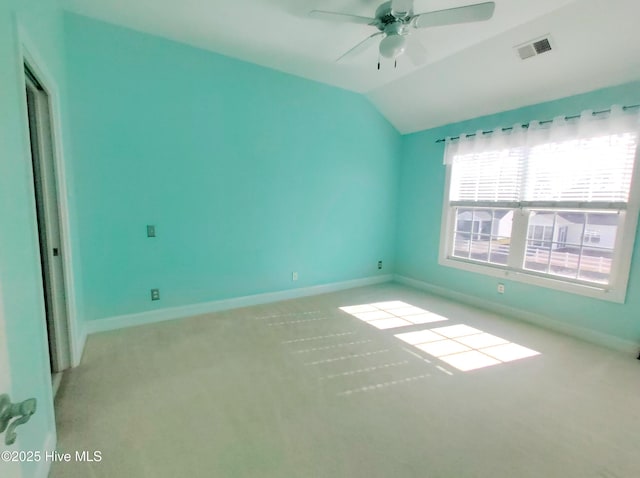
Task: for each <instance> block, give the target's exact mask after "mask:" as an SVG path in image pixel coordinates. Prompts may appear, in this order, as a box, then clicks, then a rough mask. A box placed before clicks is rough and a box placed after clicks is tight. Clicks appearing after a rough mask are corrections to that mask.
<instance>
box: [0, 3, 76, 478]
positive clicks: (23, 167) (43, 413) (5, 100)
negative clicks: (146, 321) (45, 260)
mask: <svg viewBox="0 0 640 478" xmlns="http://www.w3.org/2000/svg"><path fill="white" fill-rule="evenodd" d="M18 25H20V28H21V30H22V32H23V33H24V35H25V36H24V38H26V39H27V40H28V41H29V46H30V48H31V49H32V51H31V52H32V53H33V54H35V55H37V56H38V59H39V60H40V61H41V62H42V63H41V64H40V66H41V67H42V68H44V69H46V70H47V71H48V72H49V73H50V74H51V75H53V77H54V78H55V79H56V82H57V83H58V86H59V89H60V101H61V102H64V98H65V92H64V61H65V60H64V54H63V41H64V35H63V33H62V31H63V23H62V15H61V13H60V11H59V10H58V9H57V8H56V7H55V5H54V2H53V1H46V0H26V1H25V0H21V1H17V0H16V1H8V0H2V1H1V2H0V105H1V106H0V316H1V317H0V320H4V322H5V325H6V332H7V337H8V341H7V346H8V356H9V363H10V375H11V380H12V390H11V397H12V398H13V399H14V400H16V401H17V400H24V399H26V398H29V397H35V398H36V399H37V400H38V411H37V413H36V414H35V415H34V416H33V417H32V419H31V420H30V421H29V423H27V424H25V425H23V426H22V427H20V428H18V434H19V440H20V445H21V449H23V450H41V451H44V449H45V448H44V447H45V441H46V440H47V438H48V437H51V436H53V434H55V429H54V415H53V400H52V393H51V375H50V371H49V359H48V351H47V341H46V329H45V317H44V303H43V299H42V297H43V296H42V281H41V275H40V261H39V251H38V244H37V226H36V217H35V205H34V193H33V179H32V172H31V164H30V155H29V149H28V140H27V130H26V103H25V93H24V82H23V80H22V76H21V58H20V56H19V55H20V53H19V33H18ZM60 111H61V112H62V114H64V113H65V111H66V110H65V108H64V106H63V105H61V108H60ZM73 305H74V304H72V307H73ZM5 339H6V337H0V347H2V346H3V345H4V342H5ZM0 368H4V367H0ZM4 392H6V390H0V393H4ZM37 466H38V464H37V463H24V464H23V476H24V477H30V476H33V475H34V473H35V469H36V467H37ZM0 469H2V464H0Z"/></svg>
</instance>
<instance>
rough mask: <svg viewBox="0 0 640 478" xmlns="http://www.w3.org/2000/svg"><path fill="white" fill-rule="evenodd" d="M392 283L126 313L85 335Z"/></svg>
mask: <svg viewBox="0 0 640 478" xmlns="http://www.w3.org/2000/svg"><path fill="white" fill-rule="evenodd" d="M392 280H393V275H391V274H387V275H382V276H374V277H365V278H363V279H355V280H349V281H344V282H333V283H330V284H322V285H316V286H311V287H304V288H300V289H289V290H282V291H278V292H268V293H265V294H255V295H247V296H244V297H234V298H232V299H223V300H216V301H212V302H203V303H200V304H191V305H185V306H181V307H171V308H167V309H160V310H151V311H148V312H140V313H137V314H127V315H120V316H116V317H109V318H105V319H95V320H89V321H87V322H86V324H85V329H86V330H85V334H84V336H85V339H86V336H87V334H94V333H96V332H105V331H107V330H115V329H121V328H124V327H133V326H136V325H144V324H151V323H154V322H162V321H165V320H172V319H180V318H183V317H191V316H194V315H200V314H208V313H211V312H218V311H221V310H229V309H236V308H239V307H249V306H252V305H259V304H267V303H269V302H278V301H281V300H290V299H297V298H300V297H307V296H311V295H319V294H326V293H329V292H335V291H339V290H345V289H352V288H354V287H363V286H367V285H372V284H381V283H383V282H390V281H392ZM83 346H84V343H83Z"/></svg>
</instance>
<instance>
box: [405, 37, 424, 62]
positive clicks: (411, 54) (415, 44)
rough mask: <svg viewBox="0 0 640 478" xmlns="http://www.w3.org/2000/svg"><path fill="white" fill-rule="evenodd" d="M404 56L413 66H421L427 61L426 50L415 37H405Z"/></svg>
mask: <svg viewBox="0 0 640 478" xmlns="http://www.w3.org/2000/svg"><path fill="white" fill-rule="evenodd" d="M404 54H405V55H407V57H408V58H409V60H411V63H413V64H414V65H415V66H420V65H423V64H424V63H425V62H426V61H427V49H426V48H425V47H424V45H422V42H421V41H420V39H419V38H418V37H417V36H415V35H407V48H406V50H405V51H404Z"/></svg>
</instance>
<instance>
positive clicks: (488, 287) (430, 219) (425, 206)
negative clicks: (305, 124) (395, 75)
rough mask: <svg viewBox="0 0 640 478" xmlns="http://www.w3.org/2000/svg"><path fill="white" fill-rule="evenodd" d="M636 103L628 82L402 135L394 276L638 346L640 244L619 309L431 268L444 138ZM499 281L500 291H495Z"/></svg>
mask: <svg viewBox="0 0 640 478" xmlns="http://www.w3.org/2000/svg"><path fill="white" fill-rule="evenodd" d="M638 103H640V83H631V84H626V85H622V86H618V87H613V88H607V89H602V90H598V91H595V92H591V93H588V94H583V95H577V96H573V97H570V98H565V99H562V100H558V101H552V102H548V103H542V104H538V105H534V106H528V107H525V108H520V109H517V110H512V111H506V112H503V113H500V114H495V115H491V116H485V117H481V118H476V119H472V120H469V121H464V122H460V123H455V124H449V125H446V126H442V127H438V128H434V129H430V130H427V131H422V132H419V133H414V134H411V135H407V136H404V137H403V152H402V161H401V167H400V188H399V199H398V227H397V242H396V273H398V274H400V275H404V276H407V277H410V278H413V279H417V280H421V281H424V282H427V283H430V284H433V285H436V286H439V287H443V288H446V289H449V290H452V291H457V292H461V293H463V294H467V295H469V296H472V297H477V298H480V299H484V300H489V301H494V302H495V303H498V304H502V305H506V306H510V307H514V308H516V309H520V310H524V311H528V312H533V313H537V314H541V315H545V316H547V317H550V318H552V319H556V320H558V321H561V322H564V323H566V324H568V325H571V326H578V327H584V328H588V329H591V330H595V331H597V332H601V333H604V334H608V335H612V336H615V337H618V338H623V339H627V340H631V341H638V340H640V293H639V292H638V287H640V253H639V251H638V248H639V247H640V241H637V242H636V246H635V252H634V259H633V261H632V265H631V275H630V279H629V286H628V292H627V300H626V303H625V304H617V303H611V302H605V301H602V300H596V299H591V298H586V297H583V296H579V295H574V294H567V293H563V292H557V291H554V290H551V289H546V288H542V287H535V286H531V285H526V284H523V283H520V282H512V281H507V280H504V279H499V280H498V279H497V278H493V277H488V276H485V275H480V274H475V273H471V272H465V271H461V270H458V269H452V268H448V267H442V266H440V265H439V264H438V250H439V242H440V221H441V217H442V205H443V198H444V182H445V167H444V165H443V164H442V157H443V153H444V145H443V143H436V140H437V139H439V138H444V137H445V136H457V135H459V134H460V133H468V132H475V131H477V130H479V129H484V130H487V129H493V128H494V127H498V126H511V125H513V124H515V123H521V122H527V121H529V120H533V119H540V120H544V119H550V118H553V117H555V116H558V115H565V114H573V113H579V112H581V111H582V110H585V109H596V110H597V109H605V108H608V107H609V106H611V105H612V104H621V105H628V104H638ZM498 282H502V283H505V285H506V290H507V292H506V293H505V294H504V295H499V294H497V292H496V285H497V283H498Z"/></svg>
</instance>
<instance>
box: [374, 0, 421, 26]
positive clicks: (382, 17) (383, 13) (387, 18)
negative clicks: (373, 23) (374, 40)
mask: <svg viewBox="0 0 640 478" xmlns="http://www.w3.org/2000/svg"><path fill="white" fill-rule="evenodd" d="M412 16H413V11H410V12H409V13H408V15H407V16H406V17H405V18H404V19H402V18H398V17H394V16H393V14H392V13H391V2H384V3H383V4H382V5H380V6H379V7H378V8H377V9H376V20H378V22H379V24H378V25H377V27H378V29H379V30H381V31H384V30H385V27H386V26H387V25H391V24H393V23H398V22H399V23H405V22H406V21H407V20H408V19H410V18H411V17H412Z"/></svg>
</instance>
